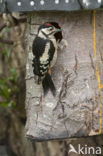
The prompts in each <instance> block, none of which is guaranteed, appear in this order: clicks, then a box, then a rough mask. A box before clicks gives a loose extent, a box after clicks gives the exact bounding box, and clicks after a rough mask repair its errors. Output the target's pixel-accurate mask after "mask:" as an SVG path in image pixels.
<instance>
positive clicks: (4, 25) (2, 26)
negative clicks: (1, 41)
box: [0, 23, 6, 31]
mask: <svg viewBox="0 0 103 156" xmlns="http://www.w3.org/2000/svg"><path fill="white" fill-rule="evenodd" d="M5 27H6V23H4V24H2V25H1V26H0V31H2V30H3V29H4V28H5Z"/></svg>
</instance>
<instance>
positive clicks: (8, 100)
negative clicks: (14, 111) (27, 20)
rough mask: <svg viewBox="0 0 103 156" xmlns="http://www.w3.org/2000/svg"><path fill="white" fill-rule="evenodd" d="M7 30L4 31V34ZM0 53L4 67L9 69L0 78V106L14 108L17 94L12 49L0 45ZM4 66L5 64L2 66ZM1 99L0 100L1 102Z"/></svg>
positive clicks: (16, 78) (16, 75) (16, 74)
mask: <svg viewBox="0 0 103 156" xmlns="http://www.w3.org/2000/svg"><path fill="white" fill-rule="evenodd" d="M8 32H9V30H8V29H6V30H5V33H8ZM0 49H1V51H0V53H1V55H3V56H4V57H5V59H6V65H7V68H8V69H9V71H8V73H6V74H5V76H2V75H1V76H0V105H2V106H8V107H12V106H15V105H16V103H15V95H16V94H17V93H18V90H19V89H18V86H17V82H18V73H17V71H16V68H15V67H13V65H12V63H11V54H12V47H8V46H6V45H5V46H4V45H2V44H0ZM4 65H5V64H4ZM1 99H2V100H1Z"/></svg>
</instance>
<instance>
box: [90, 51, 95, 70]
mask: <svg viewBox="0 0 103 156" xmlns="http://www.w3.org/2000/svg"><path fill="white" fill-rule="evenodd" d="M89 57H90V60H91V67H92V68H93V70H94V71H95V66H94V63H93V58H92V56H91V54H90V53H89Z"/></svg>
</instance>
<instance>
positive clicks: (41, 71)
mask: <svg viewBox="0 0 103 156" xmlns="http://www.w3.org/2000/svg"><path fill="white" fill-rule="evenodd" d="M61 40H62V30H61V28H60V26H59V25H58V24H57V23H56V22H46V23H44V24H42V25H41V26H40V27H39V28H38V32H37V35H36V37H35V39H34V41H33V45H32V52H33V55H34V58H33V60H32V62H33V63H32V66H33V73H34V74H35V75H37V76H38V84H40V82H42V86H43V91H44V96H45V95H46V94H47V93H48V91H49V90H51V92H52V94H53V96H55V95H56V88H55V85H54V83H53V81H52V78H51V68H52V67H53V66H54V65H55V63H56V59H57V49H58V42H60V41H61Z"/></svg>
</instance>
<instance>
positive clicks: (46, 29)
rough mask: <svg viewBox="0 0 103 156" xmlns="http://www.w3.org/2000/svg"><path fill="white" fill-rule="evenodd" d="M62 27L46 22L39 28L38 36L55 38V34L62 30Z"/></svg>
mask: <svg viewBox="0 0 103 156" xmlns="http://www.w3.org/2000/svg"><path fill="white" fill-rule="evenodd" d="M61 31H62V30H61V29H60V28H57V27H55V26H54V25H52V24H51V23H44V24H42V25H41V26H40V27H39V29H38V36H40V37H46V38H55V34H56V33H58V32H61Z"/></svg>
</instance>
